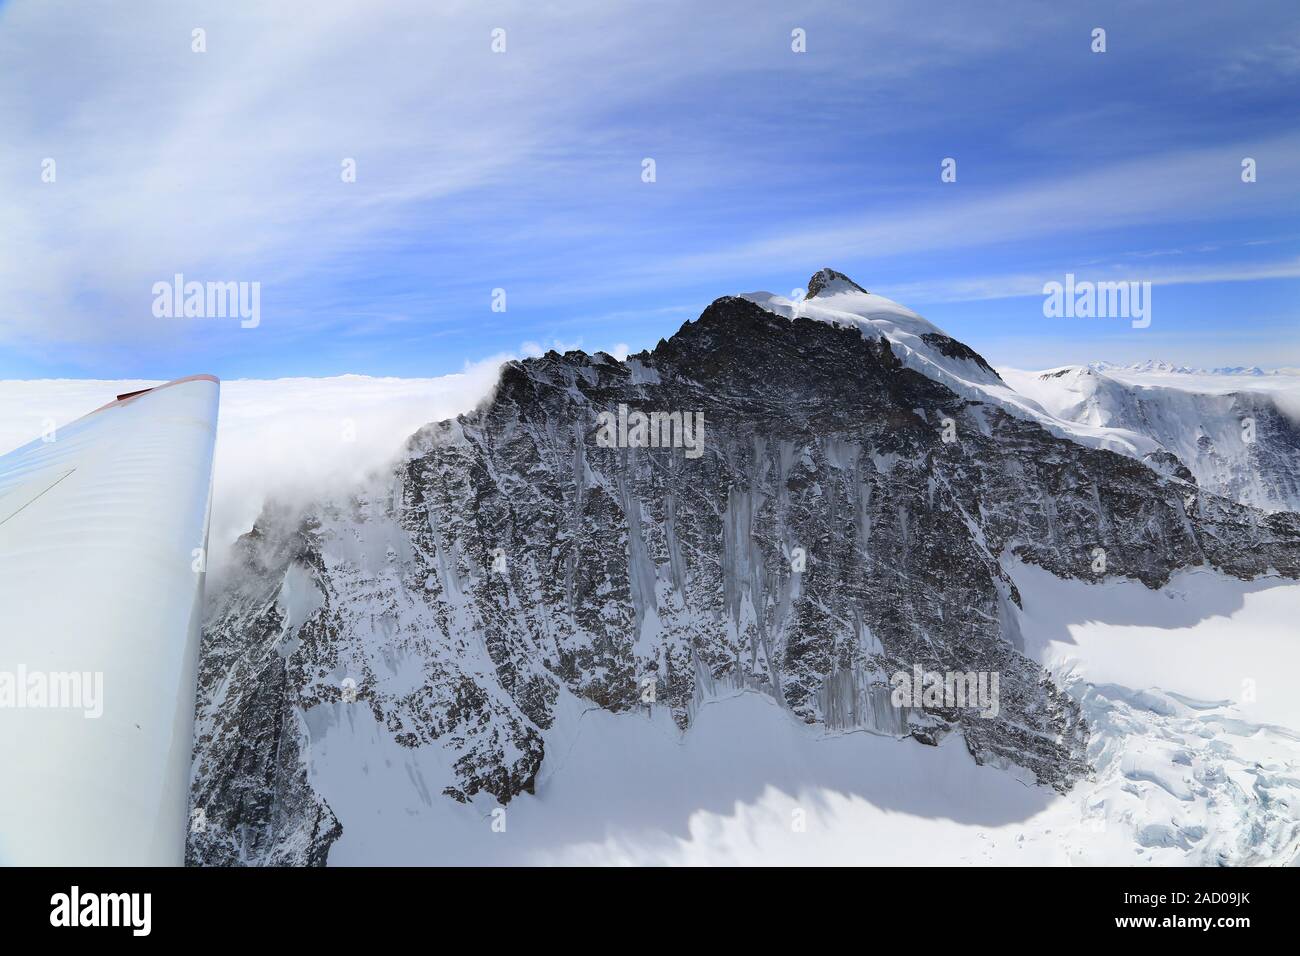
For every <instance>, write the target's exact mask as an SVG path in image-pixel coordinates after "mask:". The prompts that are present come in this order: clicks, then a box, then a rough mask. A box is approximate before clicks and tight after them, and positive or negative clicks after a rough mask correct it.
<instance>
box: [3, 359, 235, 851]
mask: <svg viewBox="0 0 1300 956" xmlns="http://www.w3.org/2000/svg"><path fill="white" fill-rule="evenodd" d="M219 390H220V386H219V385H218V383H217V380H216V379H215V378H212V377H211V376H196V377H194V378H189V379H181V380H179V381H176V382H170V383H168V384H167V385H163V386H160V387H158V388H154V389H149V390H147V391H144V392H139V393H132V394H130V395H126V396H121V397H119V398H118V400H117V401H114V402H111V403H109V404H108V405H105V406H104V407H103V408H100V409H98V410H97V411H94V412H92V413H91V414H89V415H86V416H85V417H84V418H81V419H78V420H77V421H75V422H73V423H72V424H70V425H66V426H64V427H62V428H60V429H58V430H57V431H55V432H53V433H51V434H47V435H45V436H43V437H42V438H39V439H37V440H36V441H33V442H31V443H30V444H28V445H25V446H23V447H22V448H19V449H17V450H15V451H13V452H10V453H9V454H7V455H4V456H3V457H0V864H10V865H14V864H25V865H46V864H60V865H114V866H117V865H180V864H181V863H183V859H184V850H185V837H186V833H187V826H188V821H187V807H188V795H189V778H190V755H191V750H192V748H193V722H194V685H195V672H196V666H197V659H198V645H199V624H200V614H201V610H202V601H203V569H204V559H205V557H206V548H207V531H208V517H209V508H210V499H211V488H212V455H213V445H214V442H215V438H216V425H217V399H218V393H219Z"/></svg>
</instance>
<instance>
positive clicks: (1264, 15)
mask: <svg viewBox="0 0 1300 956" xmlns="http://www.w3.org/2000/svg"><path fill="white" fill-rule="evenodd" d="M264 6H265V7H271V9H263V7H264ZM429 6H430V5H429V4H414V3H384V2H380V3H375V4H368V5H364V6H362V5H355V4H345V3H341V2H340V3H336V2H332V0H330V2H325V3H319V4H310V5H307V4H301V5H300V4H296V3H277V4H274V5H255V4H251V3H249V4H242V3H232V4H224V5H222V6H220V7H219V8H218V7H216V6H215V5H211V4H203V3H168V4H163V3H158V4H153V5H151V4H148V3H145V4H142V5H141V8H142V11H141V12H140V14H139V15H138V16H133V18H132V19H131V21H130V22H127V21H125V20H124V19H123V18H120V17H115V16H114V14H113V13H112V10H111V7H110V5H93V6H88V5H85V4H77V3H62V2H55V0H39V2H38V0H30V2H29V0H11V2H9V3H7V4H5V5H4V6H0V68H2V69H3V71H4V75H5V76H6V81H5V83H4V84H3V88H2V89H0V130H4V136H5V140H6V149H5V150H4V151H2V152H0V182H2V183H3V184H4V188H3V189H2V190H0V221H3V222H4V223H5V224H6V226H5V228H4V230H3V231H2V232H0V377H4V378H35V377H52V376H59V377H102V378H135V377H144V378H170V377H175V376H179V375H184V374H191V373H194V372H212V373H215V374H217V375H219V376H221V377H223V378H238V377H258V378H262V377H279V376H289V375H334V374H340V373H346V372H354V373H363V374H371V375H400V376H432V375H438V374H443V373H446V372H449V371H455V370H459V369H460V368H462V367H463V366H464V365H465V363H466V362H472V361H476V360H479V359H482V358H485V357H487V356H489V355H495V354H501V353H513V354H521V353H526V352H528V351H531V350H533V349H534V348H535V347H537V346H539V345H540V346H541V347H549V346H551V345H553V344H556V343H559V344H561V345H563V346H566V347H575V346H576V347H582V348H585V349H587V350H595V349H601V348H603V349H607V350H614V349H615V347H617V346H620V345H623V346H627V347H629V348H631V349H632V350H633V351H635V350H637V349H640V348H642V347H651V346H653V345H654V343H655V342H656V341H657V340H658V339H659V338H661V337H667V336H668V335H670V334H671V333H672V332H674V331H675V330H676V329H677V328H678V327H679V326H680V325H681V324H682V323H683V322H685V321H688V320H690V319H692V318H694V317H695V316H697V315H698V314H699V312H700V311H701V310H702V309H703V307H704V306H706V305H707V304H708V303H709V302H710V301H711V300H712V299H714V298H716V297H717V296H720V295H725V294H728V293H732V292H741V291H750V290H757V289H766V290H770V291H775V292H779V293H782V294H789V292H790V291H791V290H792V289H795V288H797V287H800V286H802V285H803V284H804V282H806V280H807V278H808V276H809V275H810V274H811V273H812V272H813V271H815V270H816V269H818V268H820V267H822V266H831V267H834V268H837V269H839V270H841V271H844V272H846V273H848V274H849V275H851V276H853V277H854V278H855V279H856V280H857V281H858V282H859V283H861V284H862V285H864V286H866V287H867V288H868V289H870V290H871V291H873V292H879V293H881V294H884V295H887V296H890V297H891V298H895V299H897V300H898V301H900V302H903V303H904V304H906V305H909V306H911V307H912V308H914V309H917V310H918V311H920V312H921V313H922V314H924V315H926V317H927V318H929V319H930V320H931V321H933V322H935V323H936V324H938V325H939V326H941V327H942V328H944V329H946V330H947V331H948V332H949V333H950V334H952V335H954V336H956V337H957V338H959V339H962V340H963V341H965V342H967V343H968V344H970V345H971V346H972V347H974V348H976V349H977V350H978V351H980V352H982V353H983V354H984V355H985V356H986V357H987V358H988V359H989V360H990V361H991V362H993V363H994V364H999V365H1018V366H1022V367H1045V366H1050V365H1058V364H1064V363H1067V362H1079V361H1089V360H1094V359H1108V360H1112V361H1136V360H1140V359H1144V358H1149V357H1154V358H1160V359H1167V360H1170V361H1174V362H1179V363H1184V364H1192V365H1226V364H1261V365H1265V366H1278V365H1300V335H1297V332H1298V331H1300V215H1297V214H1298V213H1300V128H1298V127H1300V122H1298V118H1300V7H1297V5H1296V4H1295V3H1294V2H1286V3H1284V2H1276V3H1250V2H1247V3H1239V4H1235V5H1231V6H1227V5H1221V4H1208V3H1203V4H1185V3H1179V4H1174V3H1169V4H1166V3H1125V4H1090V5H1089V9H1088V10H1086V11H1083V10H1073V9H1066V8H1065V5H1047V4H1036V3H1023V4H1020V3H1007V4H979V5H975V4H968V3H951V4H917V3H896V4H895V3H872V4H870V5H865V6H866V7H868V8H862V7H864V5H859V4H849V3H838V4H828V3H827V4H824V3H781V4H776V3H752V2H751V3H719V4H711V5H709V10H708V12H702V11H700V10H698V9H696V8H697V7H699V6H701V5H699V4H694V3H684V2H682V3H678V2H664V3H654V4H649V3H635V4H633V3H608V2H606V3H591V4H584V3H562V4H558V3H557V4H553V5H549V6H548V5H540V4H537V3H493V4H490V5H484V4H475V3H447V4H439V5H438V6H437V9H436V11H435V10H430V9H428V8H429ZM1058 7H1059V9H1057V8H1058ZM497 27H500V28H503V29H504V30H505V31H506V51H505V52H504V53H494V52H492V49H491V42H492V38H491V31H492V30H493V29H494V28H497ZM1095 27H1102V28H1104V29H1105V30H1106V46H1107V49H1106V52H1105V53H1093V52H1092V51H1091V49H1090V46H1091V43H1092V38H1091V33H1092V30H1093V29H1094V28H1095ZM195 28H202V29H203V30H205V31H206V34H205V40H206V51H205V52H202V53H196V52H194V51H193V50H192V31H193V29H195ZM795 28H800V29H803V30H804V31H806V36H807V52H805V53H795V52H793V51H792V50H791V30H793V29H795ZM1247 156H1249V157H1252V158H1254V159H1255V160H1256V162H1257V169H1258V181H1257V182H1254V183H1243V182H1242V181H1241V161H1242V159H1243V158H1244V157H1247ZM647 157H650V158H653V159H654V160H655V163H656V181H655V182H653V183H645V182H643V181H642V178H641V172H642V160H643V159H644V158H647ZM945 157H952V158H955V159H956V160H957V181H956V182H954V183H944V182H941V181H940V175H939V173H940V163H941V161H942V160H943V159H944V158H945ZM47 158H52V159H54V160H55V162H56V167H55V168H56V178H55V181H54V182H42V180H41V172H42V163H43V161H44V160H45V159H47ZM345 158H352V159H355V161H356V168H357V179H356V182H354V183H345V182H343V181H342V178H341V177H340V168H341V163H342V161H343V160H344V159H345ZM178 272H179V273H182V274H184V275H185V277H186V278H187V279H191V280H199V281H206V280H223V281H224V280H234V281H248V282H259V283H260V284H261V321H260V324H259V325H258V326H257V327H256V328H250V329H243V328H240V326H239V323H238V322H237V321H234V320H229V319H193V318H191V319H176V318H172V319H166V318H156V317H155V316H154V315H153V314H152V310H151V306H152V302H153V295H152V292H151V289H152V285H153V283H154V282H157V281H160V280H170V279H171V277H172V276H173V275H174V274H175V273H178ZM1067 272H1073V273H1075V274H1076V276H1078V277H1079V278H1080V279H1092V280H1103V279H1107V280H1108V279H1130V280H1136V281H1151V282H1153V283H1154V292H1153V300H1152V323H1151V326H1150V327H1149V328H1146V329H1133V328H1131V327H1130V325H1129V323H1128V322H1127V321H1125V320H1122V319H1047V318H1044V316H1043V310H1042V300H1043V296H1042V293H1041V289H1042V285H1043V283H1044V282H1047V281H1052V280H1055V281H1060V280H1062V279H1063V277H1064V275H1065V273H1067ZM496 288H502V289H504V290H505V291H506V303H507V309H506V311H505V312H504V313H500V312H493V311H492V310H491V303H492V291H493V289H496Z"/></svg>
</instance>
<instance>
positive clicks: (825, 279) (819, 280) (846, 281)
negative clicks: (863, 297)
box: [808, 269, 870, 299]
mask: <svg viewBox="0 0 1300 956" xmlns="http://www.w3.org/2000/svg"><path fill="white" fill-rule="evenodd" d="M837 292H862V293H864V294H867V295H870V293H868V292H867V290H866V289H864V288H862V286H860V285H858V284H857V283H856V282H854V281H853V280H852V279H850V278H849V277H848V276H846V275H845V274H844V273H843V272H836V271H835V270H834V269H822V270H821V271H820V272H816V273H814V274H813V277H812V278H811V279H809V280H808V298H810V299H811V298H814V297H815V296H819V295H822V294H826V295H834V294H835V293H837Z"/></svg>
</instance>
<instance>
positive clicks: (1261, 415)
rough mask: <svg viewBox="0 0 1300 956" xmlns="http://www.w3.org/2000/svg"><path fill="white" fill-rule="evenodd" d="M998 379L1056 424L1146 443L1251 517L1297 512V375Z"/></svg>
mask: <svg viewBox="0 0 1300 956" xmlns="http://www.w3.org/2000/svg"><path fill="white" fill-rule="evenodd" d="M1001 374H1002V377H1003V378H1004V379H1005V380H1006V381H1007V382H1008V383H1009V384H1011V385H1012V386H1014V387H1015V388H1016V390H1017V391H1018V392H1020V393H1021V394H1022V395H1026V396H1028V397H1030V398H1032V399H1033V400H1034V401H1036V402H1037V403H1038V404H1039V405H1041V406H1042V407H1043V408H1045V409H1046V410H1047V411H1048V412H1050V413H1051V414H1052V415H1055V416H1057V417H1058V418H1061V419H1063V420H1066V421H1071V422H1075V423H1078V424H1080V425H1086V426H1088V427H1092V428H1097V429H1119V430H1122V431H1124V432H1125V433H1140V434H1142V435H1144V436H1146V437H1147V438H1149V439H1151V440H1153V441H1154V442H1156V443H1157V444H1158V446H1159V447H1160V448H1162V449H1164V450H1166V451H1168V452H1170V453H1172V454H1173V455H1175V456H1177V457H1178V459H1179V460H1180V461H1181V462H1182V463H1183V464H1184V465H1186V466H1187V468H1188V469H1190V471H1191V473H1192V474H1193V475H1194V476H1195V478H1196V481H1197V484H1198V485H1199V486H1200V487H1201V488H1202V489H1203V490H1205V491H1210V492H1213V493H1215V494H1220V495H1224V496H1226V497H1229V498H1231V499H1233V500H1234V501H1239V502H1242V503H1243V504H1249V505H1253V506H1254V507H1257V508H1264V509H1267V510H1286V511H1300V375H1262V374H1258V375H1257V374H1254V373H1252V372H1247V373H1237V372H1224V371H1216V372H1205V371H1195V370H1180V369H1176V368H1174V367H1172V366H1168V365H1167V364H1165V363H1143V364H1142V365H1141V366H1135V367H1129V368H1125V369H1116V368H1110V369H1108V370H1107V371H1101V370H1099V368H1098V367H1097V366H1096V365H1094V366H1078V365H1072V366H1065V367H1063V368H1057V369H1048V370H1046V371H1042V372H1025V371H1019V370H1015V369H1007V368H1004V369H1002V370H1001Z"/></svg>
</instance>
